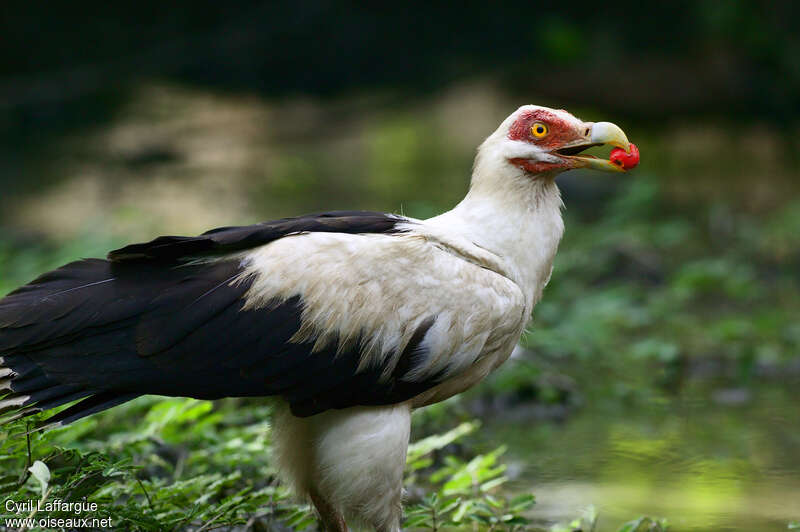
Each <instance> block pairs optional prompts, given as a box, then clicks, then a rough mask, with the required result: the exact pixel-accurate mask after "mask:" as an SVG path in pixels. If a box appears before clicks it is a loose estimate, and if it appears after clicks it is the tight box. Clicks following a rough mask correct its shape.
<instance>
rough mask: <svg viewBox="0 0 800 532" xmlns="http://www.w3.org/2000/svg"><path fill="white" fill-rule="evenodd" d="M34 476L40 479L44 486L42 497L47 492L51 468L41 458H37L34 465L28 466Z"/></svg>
mask: <svg viewBox="0 0 800 532" xmlns="http://www.w3.org/2000/svg"><path fill="white" fill-rule="evenodd" d="M28 471H30V472H31V475H33V478H35V479H36V480H38V481H39V484H40V485H41V487H42V497H43V498H44V496H45V495H46V494H47V485H48V484H49V483H50V468H48V467H47V464H45V463H44V462H42V461H41V460H36V461H35V462H34V463H33V465H32V466H30V467H29V468H28Z"/></svg>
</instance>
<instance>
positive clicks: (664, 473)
mask: <svg viewBox="0 0 800 532" xmlns="http://www.w3.org/2000/svg"><path fill="white" fill-rule="evenodd" d="M687 397H688V398H687ZM799 418H800V409H799V408H798V403H797V399H796V391H792V389H791V386H789V385H786V386H783V385H780V384H776V383H774V382H773V383H765V384H763V385H760V386H757V387H753V388H751V389H748V390H747V391H744V390H728V391H726V390H722V391H720V390H717V391H716V392H713V391H710V390H704V391H701V390H696V391H694V392H689V393H688V394H687V395H686V396H684V397H683V398H680V399H673V400H664V399H653V400H647V401H644V402H640V403H639V404H637V405H636V406H635V408H634V407H631V408H626V407H624V406H623V407H621V408H620V407H619V406H618V405H617V406H613V405H610V404H608V403H605V404H603V403H594V404H592V403H591V402H587V404H586V405H584V406H583V407H582V408H581V409H580V410H579V411H578V412H577V413H576V414H575V415H574V416H573V417H570V418H568V419H567V421H566V422H564V423H563V424H553V423H548V422H531V423H525V422H518V423H513V424H509V423H508V422H503V421H502V420H501V421H498V422H497V423H495V424H492V423H490V424H489V425H487V426H486V427H485V428H486V430H487V431H488V432H490V433H493V434H494V436H492V439H493V440H494V439H495V437H496V438H497V441H500V440H502V441H505V442H507V443H508V444H509V447H510V450H509V455H510V458H512V459H513V460H515V462H516V461H518V462H517V465H518V466H519V467H520V468H521V469H520V471H519V476H518V478H517V479H516V480H515V483H514V488H515V489H519V490H527V491H532V492H533V493H534V494H535V495H536V496H537V500H538V503H537V506H536V510H535V512H534V517H535V518H537V519H544V520H547V521H551V522H552V521H558V522H564V521H568V520H571V519H573V518H575V517H578V516H580V515H581V513H582V511H584V510H585V509H586V508H587V507H588V506H589V505H591V504H593V505H594V506H595V507H596V508H597V510H598V511H599V514H600V519H599V522H598V528H597V530H598V532H603V531H612V530H616V529H617V527H618V526H620V525H621V524H622V523H623V522H626V521H628V520H630V519H632V518H634V517H637V516H638V515H643V514H644V515H651V516H659V517H666V518H667V519H668V520H669V522H670V523H671V524H672V526H673V530H676V531H701V530H703V531H707V530H714V531H722V530H737V531H762V530H763V531H769V530H786V529H787V525H788V523H789V522H790V521H792V520H797V519H800V424H798V419H799Z"/></svg>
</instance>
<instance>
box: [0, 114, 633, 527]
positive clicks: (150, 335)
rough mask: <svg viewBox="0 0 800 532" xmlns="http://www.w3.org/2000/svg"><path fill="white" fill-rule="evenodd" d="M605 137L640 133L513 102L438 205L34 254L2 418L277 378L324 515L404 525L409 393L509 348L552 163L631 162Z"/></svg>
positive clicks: (16, 300)
mask: <svg viewBox="0 0 800 532" xmlns="http://www.w3.org/2000/svg"><path fill="white" fill-rule="evenodd" d="M600 145H610V146H613V147H616V148H618V149H621V151H624V152H625V153H629V152H630V151H631V149H632V148H633V145H631V144H630V143H629V142H628V139H627V138H626V136H625V134H624V133H623V131H622V130H621V129H620V128H619V127H618V126H616V125H614V124H612V123H610V122H597V123H592V122H583V121H581V120H579V119H577V118H575V117H574V116H573V115H571V114H570V113H568V112H567V111H564V110H555V109H548V108H545V107H540V106H534V105H525V106H522V107H520V108H519V109H517V110H516V111H515V112H514V113H513V114H512V115H511V116H509V117H508V118H507V119H506V120H504V121H503V123H502V124H500V127H499V128H498V129H497V131H495V132H494V133H492V134H491V135H490V136H489V137H488V138H487V139H486V140H485V142H483V144H481V146H480V147H479V148H478V151H477V155H476V158H475V164H474V168H473V172H472V179H471V184H470V188H469V192H468V193H467V195H466V197H465V198H464V199H463V200H462V201H461V202H460V203H459V204H458V205H456V206H455V207H454V208H453V209H452V210H450V211H448V212H446V213H444V214H441V215H439V216H435V217H433V218H430V219H427V220H420V219H414V218H409V217H406V216H401V215H396V214H384V213H379V212H362V211H333V212H326V213H323V214H314V215H306V216H299V217H295V218H284V219H281V220H275V221H269V222H264V223H259V224H256V225H250V226H243V227H224V228H220V229H214V230H211V231H208V232H206V233H204V234H202V235H200V236H191V237H185V236H162V237H159V238H156V239H155V240H152V241H150V242H147V243H141V244H133V245H129V246H127V247H123V248H121V249H118V250H116V251H112V252H110V253H109V254H108V257H107V258H106V259H85V260H78V261H76V262H72V263H70V264H67V265H65V266H62V267H61V268H58V269H56V270H53V271H51V272H48V273H45V274H43V275H41V276H40V277H38V278H37V279H35V280H34V281H32V282H31V283H30V284H27V285H25V286H23V287H21V288H19V289H17V290H15V291H14V292H11V293H10V294H8V295H7V296H6V297H5V298H4V299H2V300H0V415H2V418H0V422H8V421H12V420H15V419H19V418H21V417H24V416H26V415H30V414H33V413H36V412H42V411H46V410H49V409H52V408H54V407H59V406H62V405H67V404H68V403H72V404H70V405H69V406H68V407H67V408H65V409H62V410H60V411H59V412H57V413H56V414H55V415H52V416H50V417H49V418H48V419H47V420H45V421H44V426H45V427H52V426H58V425H62V424H66V423H70V422H72V421H75V420H77V419H80V418H82V417H84V416H88V415H90V414H93V413H96V412H99V411H102V410H105V409H107V408H111V407H113V406H116V405H119V404H121V403H124V402H126V401H130V400H131V399H133V398H135V397H138V396H140V395H144V394H158V395H166V396H185V397H194V398H198V399H218V398H222V397H253V396H273V397H274V398H275V403H276V410H275V418H274V420H273V421H274V433H275V434H274V438H275V455H276V458H277V460H278V465H279V469H280V471H281V475H282V477H283V478H284V479H285V481H286V482H287V483H288V484H289V485H290V486H291V487H292V488H293V489H294V490H295V491H296V493H297V494H298V495H299V496H301V497H307V498H309V499H310V500H311V502H312V503H313V504H314V506H315V507H316V508H317V510H318V512H319V514H320V518H321V521H322V524H323V526H324V527H325V528H326V529H327V530H332V531H344V530H347V523H348V522H349V523H351V524H353V525H358V526H367V527H372V528H374V529H376V530H378V531H382V532H383V531H397V530H399V529H400V522H401V517H402V506H401V502H402V501H401V499H402V492H403V490H402V480H403V468H404V465H405V459H406V450H407V446H408V439H409V429H410V418H411V412H412V410H413V409H415V408H419V407H422V406H425V405H429V404H431V403H435V402H437V401H442V400H444V399H447V398H448V397H451V396H453V395H455V394H458V393H460V392H462V391H464V390H466V389H467V388H469V387H471V386H473V385H474V384H476V383H477V382H479V381H480V380H481V379H483V378H484V377H486V376H487V375H488V374H489V373H490V372H491V371H492V370H494V369H495V368H497V367H498V366H499V365H500V364H502V363H503V362H504V361H505V360H506V359H507V358H508V357H509V355H510V354H511V351H512V350H513V349H514V346H515V345H516V344H517V342H518V340H519V338H520V335H521V334H522V332H523V330H524V328H525V326H526V324H527V322H528V320H529V318H530V316H531V312H532V310H533V307H534V305H535V304H536V302H537V301H538V300H539V298H540V297H541V295H542V290H543V289H544V287H545V285H546V284H547V282H548V280H549V278H550V273H551V271H552V265H553V258H554V256H555V254H556V249H557V247H558V243H559V240H560V239H561V235H562V233H563V230H564V224H563V222H562V218H561V208H562V206H563V205H562V201H561V197H560V194H559V190H558V188H557V186H556V184H555V177H556V176H557V175H558V174H559V173H560V172H562V171H565V170H569V169H574V168H592V169H597V170H605V171H613V172H624V171H626V170H627V168H628V167H630V165H627V166H626V165H624V164H623V163H622V162H620V161H619V160H617V161H614V162H612V161H611V160H605V159H601V158H597V157H593V156H590V155H585V154H583V155H582V154H581V152H582V151H583V150H585V149H587V148H589V147H592V146H600ZM617 151H619V152H621V151H620V150H617ZM637 157H638V152H637Z"/></svg>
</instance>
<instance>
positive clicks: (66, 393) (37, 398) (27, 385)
mask: <svg viewBox="0 0 800 532" xmlns="http://www.w3.org/2000/svg"><path fill="white" fill-rule="evenodd" d="M137 396H138V394H126V393H116V392H108V391H95V390H90V389H85V388H82V387H80V386H77V385H74V384H62V383H60V382H58V381H56V380H54V379H52V378H49V377H48V376H47V375H45V373H44V371H42V369H41V368H40V367H39V366H38V365H37V364H35V363H34V362H32V361H31V360H30V359H28V358H27V357H26V356H25V355H24V354H13V355H6V356H1V357H0V425H3V424H5V423H10V422H12V421H16V420H17V419H21V418H24V417H27V416H30V415H33V414H37V413H39V412H43V411H45V410H50V409H52V408H56V407H59V406H63V405H66V404H68V403H71V402H74V401H78V400H80V399H82V400H81V401H80V402H78V403H75V404H73V405H72V406H70V407H68V408H66V409H64V410H62V411H60V412H58V413H57V414H55V415H53V416H51V417H49V418H47V419H45V420H44V421H42V422H41V425H40V428H52V427H56V426H61V425H66V424H67V423H72V422H73V421H76V420H78V419H81V418H83V417H85V416H88V415H90V414H94V413H96V412H100V411H102V410H105V409H107V408H111V407H112V406H117V405H119V404H122V403H124V402H126V401H130V400H131V399H134V398H135V397H137Z"/></svg>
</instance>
